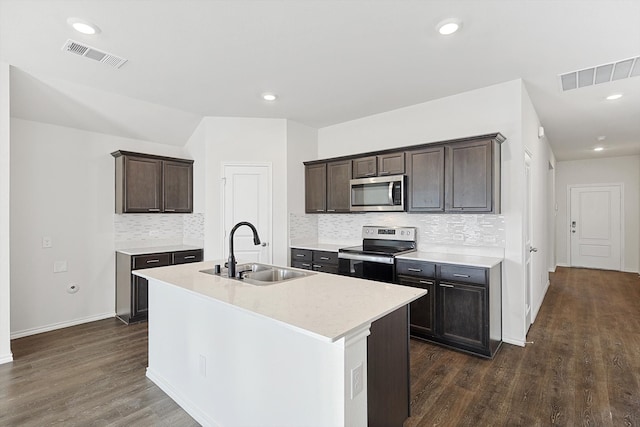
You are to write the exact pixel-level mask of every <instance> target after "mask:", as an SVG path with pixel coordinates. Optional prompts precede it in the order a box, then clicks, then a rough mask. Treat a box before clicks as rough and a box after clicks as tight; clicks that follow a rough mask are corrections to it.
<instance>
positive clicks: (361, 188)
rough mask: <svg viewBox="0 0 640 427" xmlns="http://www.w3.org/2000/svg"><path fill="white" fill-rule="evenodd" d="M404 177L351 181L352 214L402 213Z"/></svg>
mask: <svg viewBox="0 0 640 427" xmlns="http://www.w3.org/2000/svg"><path fill="white" fill-rule="evenodd" d="M404 183H405V177H404V175H392V176H379V177H374V178H358V179H352V180H351V181H350V184H351V208H350V210H351V211H352V212H387V211H404V199H405V189H404Z"/></svg>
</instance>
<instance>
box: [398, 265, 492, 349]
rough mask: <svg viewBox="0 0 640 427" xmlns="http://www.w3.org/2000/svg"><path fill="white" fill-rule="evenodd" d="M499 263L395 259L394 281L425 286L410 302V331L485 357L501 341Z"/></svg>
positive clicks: (420, 286) (412, 333) (414, 285)
mask: <svg viewBox="0 0 640 427" xmlns="http://www.w3.org/2000/svg"><path fill="white" fill-rule="evenodd" d="M501 265H502V264H498V265H496V266H493V267H491V268H481V267H471V266H464V265H454V264H433V263H431V262H426V261H424V262H421V261H415V260H404V259H398V260H397V261H396V271H397V273H398V274H397V277H396V283H398V284H401V285H405V286H413V287H418V288H423V289H427V290H428V293H427V295H425V296H423V297H421V298H419V299H418V300H416V301H414V302H413V303H411V306H410V307H411V313H410V331H411V336H412V337H415V338H421V339H425V340H429V341H432V342H435V343H438V344H442V345H445V346H448V347H452V348H455V349H457V350H461V351H465V352H468V353H472V354H475V355H478V356H482V357H489V358H491V357H493V356H494V354H495V352H496V351H497V350H498V348H499V347H500V345H501V343H502V284H501V280H502V279H501Z"/></svg>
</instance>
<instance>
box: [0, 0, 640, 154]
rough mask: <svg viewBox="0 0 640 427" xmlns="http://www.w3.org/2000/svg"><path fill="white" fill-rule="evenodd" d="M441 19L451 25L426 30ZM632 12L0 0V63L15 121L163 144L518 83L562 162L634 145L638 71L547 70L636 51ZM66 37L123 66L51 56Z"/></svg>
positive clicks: (538, 2)
mask: <svg viewBox="0 0 640 427" xmlns="http://www.w3.org/2000/svg"><path fill="white" fill-rule="evenodd" d="M72 16H73V17H80V18H83V19H85V20H88V21H91V22H93V23H95V24H96V25H98V26H99V27H100V28H101V30H102V32H101V33H100V34H98V35H95V36H85V35H81V34H79V33H77V32H75V31H74V30H73V29H71V27H69V26H68V25H67V23H66V20H67V18H68V17H72ZM449 17H457V18H459V19H461V20H462V21H463V28H462V30H461V31H460V32H459V33H457V34H455V35H453V36H448V37H444V36H441V35H439V34H437V32H436V31H435V25H436V23H438V22H439V21H441V20H442V19H445V18H449ZM639 22H640V0H628V1H625V0H469V1H463V0H424V1H418V0H411V1H410V0H280V1H269V0H254V1H244V0H228V1H205V0H155V1H152V0H129V1H119V0H111V1H107V0H102V1H99V0H83V1H74V0H70V1H58V0H40V1H38V0H0V59H2V60H3V61H6V62H8V63H9V64H11V65H12V66H14V67H15V69H14V70H13V72H12V78H11V85H12V86H11V99H12V103H11V108H12V115H13V116H14V117H20V118H25V119H30V120H38V121H42V122H47V123H53V124H60V125H64V126H72V127H76V128H80V129H86V130H92V131H97V132H103V133H110V134H114V135H119V136H125V137H131V138H140V139H150V140H154V141H158V142H162V143H168V144H176V145H182V144H184V143H185V142H186V140H187V139H188V137H189V136H190V135H191V133H192V131H193V130H194V129H195V127H196V126H197V124H198V122H199V120H200V118H201V117H203V116H241V117H272V118H287V119H291V120H295V121H298V122H301V123H304V124H307V125H310V126H314V127H318V128H320V127H324V126H328V125H332V124H336V123H341V122H345V121H348V120H352V119H356V118H359V117H364V116H368V115H371V114H375V113H380V112H384V111H389V110H392V109H395V108H399V107H404V106H408V105H412V104H417V103H421V102H426V101H429V100H433V99H437V98H441V97H445V96H449V95H452V94H456V93H460V92H464V91H467V90H472V89H476V88H480V87H485V86H489V85H492V84H496V83H501V82H505V81H509V80H514V79H518V78H521V79H523V81H524V82H525V85H526V87H527V90H528V92H529V94H530V96H531V99H532V101H533V103H534V106H535V108H536V110H537V112H538V115H539V117H540V120H541V122H542V124H543V126H544V128H545V131H546V135H547V137H548V138H549V141H550V142H551V144H552V147H553V150H554V152H555V154H556V156H557V158H558V159H559V160H567V159H580V158H591V157H594V156H619V155H629V154H640V120H639V119H640V77H632V78H628V79H625V80H618V81H615V82H611V83H604V84H601V85H597V86H590V87H587V88H582V89H577V90H573V91H568V92H564V93H562V92H561V90H560V85H559V80H558V75H559V74H562V73H565V72H569V71H574V70H578V69H582V68H587V67H591V66H595V65H599V64H604V63H608V62H614V61H618V60H621V59H626V58H630V57H636V56H640V25H638V23H639ZM67 39H74V40H77V41H79V42H83V43H86V44H88V45H90V46H93V47H95V48H97V49H100V50H103V51H106V52H109V53H112V54H115V55H117V56H121V57H124V58H126V59H128V62H127V63H126V64H125V65H124V66H123V67H122V68H120V69H115V68H112V67H110V66H108V65H105V64H102V63H99V62H95V61H92V60H89V59H86V58H82V57H79V56H76V55H74V54H71V53H68V52H64V51H62V50H61V47H62V46H63V44H64V43H65V42H66V40H67ZM265 91H273V92H275V93H277V94H278V95H279V99H278V101H277V102H275V103H267V102H265V101H263V100H262V99H261V98H260V95H261V93H263V92H265ZM614 92H621V93H624V97H623V98H622V99H620V100H618V101H615V102H612V101H605V100H604V97H605V96H606V95H609V94H611V93H614ZM496 130H497V131H499V129H496ZM601 135H604V136H606V139H605V140H604V142H602V143H599V142H598V141H597V137H598V136H601ZM596 145H603V146H604V147H605V151H604V152H602V153H600V154H595V153H593V151H592V148H593V147H594V146H596Z"/></svg>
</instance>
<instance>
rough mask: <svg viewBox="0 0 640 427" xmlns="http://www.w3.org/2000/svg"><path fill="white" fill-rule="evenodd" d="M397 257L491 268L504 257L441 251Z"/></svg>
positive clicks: (413, 253)
mask: <svg viewBox="0 0 640 427" xmlns="http://www.w3.org/2000/svg"><path fill="white" fill-rule="evenodd" d="M396 258H397V259H408V260H414V261H429V262H436V263H441V264H458V265H468V266H471V267H483V268H491V267H494V266H496V265H498V264H500V263H501V262H502V261H504V259H503V258H497V257H487V256H477V255H463V254H455V253H440V252H411V253H408V254H404V255H398V256H397V257H396Z"/></svg>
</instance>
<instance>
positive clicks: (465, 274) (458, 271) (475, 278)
mask: <svg viewBox="0 0 640 427" xmlns="http://www.w3.org/2000/svg"><path fill="white" fill-rule="evenodd" d="M440 279H441V280H450V281H452V282H461V283H477V284H479V285H486V284H487V269H485V268H479V267H464V266H459V265H446V264H444V265H442V266H440Z"/></svg>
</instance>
